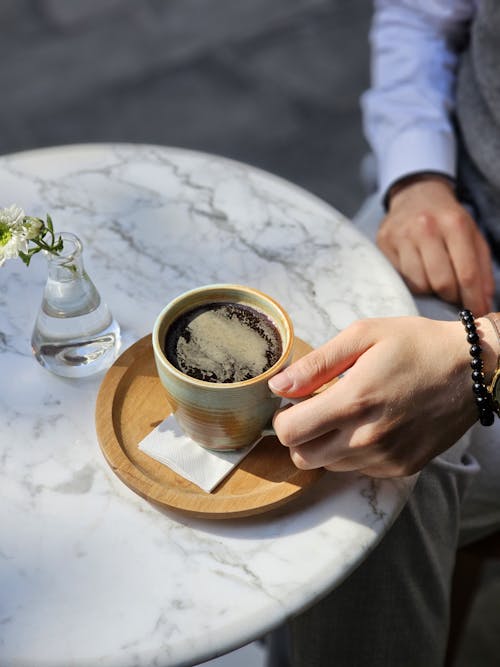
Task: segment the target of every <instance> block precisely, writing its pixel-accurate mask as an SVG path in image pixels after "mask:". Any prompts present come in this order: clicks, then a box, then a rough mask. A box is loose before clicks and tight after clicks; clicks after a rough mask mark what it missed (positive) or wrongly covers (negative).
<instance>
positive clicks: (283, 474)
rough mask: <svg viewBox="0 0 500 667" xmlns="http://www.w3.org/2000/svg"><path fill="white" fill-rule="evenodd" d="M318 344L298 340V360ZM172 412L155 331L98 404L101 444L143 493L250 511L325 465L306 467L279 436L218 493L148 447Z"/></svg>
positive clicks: (221, 515) (301, 485) (300, 486)
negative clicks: (148, 440)
mask: <svg viewBox="0 0 500 667" xmlns="http://www.w3.org/2000/svg"><path fill="white" fill-rule="evenodd" d="M310 349H311V348H310V346H309V345H307V344H306V343H304V342H303V341H302V340H300V339H299V340H297V341H296V346H295V352H294V358H295V359H297V358H299V357H300V356H303V355H304V354H305V353H307V352H308V351H309V350H310ZM170 412H171V408H170V405H169V404H168V401H167V398H166V393H165V391H164V389H163V386H162V385H161V383H160V380H159V378H158V374H157V372H156V366H155V361H154V357H153V348H152V345H151V336H150V335H149V336H145V337H144V338H141V339H140V340H138V341H137V342H136V343H134V345H132V346H131V347H129V348H128V349H127V350H126V351H125V352H124V353H123V354H122V355H121V356H120V357H119V358H118V359H117V360H116V361H115V363H114V364H113V366H111V368H110V369H109V370H108V372H107V373H106V375H105V377H104V380H103V381H102V384H101V386H100V389H99V394H98V397H97V405H96V429H97V437H98V439H99V444H100V446H101V449H102V451H103V453H104V456H105V457H106V460H107V462H108V463H109V465H110V466H111V469H112V470H113V471H114V472H115V473H116V475H117V476H118V477H119V478H120V479H121V480H122V481H123V482H124V483H125V484H126V485H127V486H128V487H129V488H130V489H132V490H133V491H135V492H136V493H138V494H139V495H140V496H142V497H143V498H146V499H147V500H149V501H151V502H153V503H156V504H158V505H160V506H162V507H167V508H169V509H176V510H181V511H183V512H187V513H189V514H191V515H195V516H199V517H203V518H210V519H227V518H234V517H243V516H250V515H252V514H259V513H261V512H265V511H268V510H270V509H273V508H275V507H278V506H279V505H282V504H283V503H286V502H289V501H290V500H292V499H293V498H295V497H296V496H297V495H298V494H300V493H301V492H302V491H304V490H305V489H306V488H307V487H308V486H309V485H311V484H312V483H313V482H315V481H316V480H317V479H318V478H319V477H320V476H321V475H322V474H323V470H322V469H320V470H299V469H298V468H296V467H295V466H294V465H293V463H292V461H291V459H290V455H289V452H288V449H287V448H286V447H283V446H282V445H281V444H280V443H279V442H278V440H277V438H276V437H275V436H268V437H266V438H263V439H262V440H261V442H259V444H258V445H257V446H256V447H254V449H252V450H251V451H250V453H249V454H248V455H247V456H246V457H245V458H244V459H243V460H242V461H241V462H240V463H239V465H238V466H237V467H236V468H235V469H234V470H233V471H232V472H231V473H230V474H229V476H228V477H226V479H225V480H223V481H222V482H221V483H220V484H219V486H217V487H216V489H215V490H214V491H212V492H211V493H207V492H205V491H203V490H201V489H200V488H199V487H197V486H196V485H195V484H192V483H191V482H189V481H188V480H186V479H184V478H183V477H181V476H180V475H178V474H177V473H175V472H174V471H173V470H171V469H170V468H169V467H168V466H166V465H164V464H162V463H159V462H158V461H155V460H154V459H152V458H151V457H149V456H147V454H144V453H143V452H141V451H140V450H139V448H138V444H139V442H141V440H143V438H144V437H145V436H146V435H147V434H148V433H149V432H150V431H152V430H153V429H154V428H155V427H156V426H157V425H158V424H159V423H160V422H162V421H163V420H164V419H165V418H166V417H168V415H169V414H170Z"/></svg>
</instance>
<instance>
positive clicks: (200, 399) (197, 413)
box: [153, 284, 294, 450]
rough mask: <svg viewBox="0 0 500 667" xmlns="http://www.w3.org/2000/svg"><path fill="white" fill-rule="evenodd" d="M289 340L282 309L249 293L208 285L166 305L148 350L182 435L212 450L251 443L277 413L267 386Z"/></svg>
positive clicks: (286, 358) (286, 357)
mask: <svg viewBox="0 0 500 667" xmlns="http://www.w3.org/2000/svg"><path fill="white" fill-rule="evenodd" d="M293 338H294V336H293V326H292V323H291V321H290V318H289V316H288V314H287V313H286V312H285V310H284V309H283V308H282V307H281V306H280V305H279V304H278V303H277V302H276V301H275V300H274V299H272V298H271V297H269V296H267V295H266V294H263V293H262V292H259V291H258V290H255V289H253V288H250V287H244V286H241V285H224V284H222V285H208V286H205V287H200V288H197V289H194V290H191V291H189V292H186V293H185V294H182V295H181V296H179V297H177V298H176V299H174V300H173V301H172V302H171V303H170V304H168V305H167V306H166V307H165V308H164V309H163V310H162V312H161V313H160V314H159V316H158V318H157V320H156V322H155V326H154V330H153V349H154V354H155V361H156V366H157V369H158V374H159V377H160V380H161V382H162V384H163V386H164V388H165V390H166V392H167V397H168V399H169V402H170V404H171V407H172V410H173V412H174V414H175V417H176V420H177V421H178V423H179V425H180V426H181V428H182V429H183V430H184V432H185V433H186V434H187V435H189V437H191V439H192V440H194V441H195V442H198V443H199V444H201V445H202V446H204V447H207V448H209V449H215V450H231V449H239V448H241V447H244V446H246V445H248V444H251V443H252V442H255V440H256V439H257V438H258V437H260V435H261V434H262V432H263V430H264V429H265V428H266V427H267V426H269V425H270V421H271V418H272V415H273V414H274V412H275V411H276V409H277V408H278V407H279V404H280V399H279V398H277V397H276V396H274V395H273V394H272V393H271V391H270V390H269V388H268V386H267V382H268V380H269V378H270V377H271V376H272V375H274V374H275V373H278V372H279V371H280V370H282V369H283V368H284V367H285V366H286V365H287V364H288V363H289V362H290V359H291V354H292V349H293Z"/></svg>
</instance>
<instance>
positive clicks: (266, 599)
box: [0, 144, 416, 667]
mask: <svg viewBox="0 0 500 667" xmlns="http://www.w3.org/2000/svg"><path fill="white" fill-rule="evenodd" d="M0 193H1V197H0V203H1V205H2V206H8V205H10V204H11V203H16V204H18V205H19V206H21V207H23V208H24V209H25V210H26V212H27V213H29V214H31V215H38V216H44V215H45V213H46V212H49V213H51V215H52V217H53V219H54V222H55V225H56V229H57V230H59V231H63V230H64V231H72V232H75V233H77V234H78V235H79V237H80V238H81V239H82V241H83V243H84V247H85V251H84V252H85V255H84V256H85V262H86V268H87V270H88V272H89V274H90V275H91V276H92V278H93V279H94V282H95V283H96V284H97V286H98V288H99V289H100V291H101V294H102V296H103V298H104V299H105V300H106V301H107V303H108V305H109V306H110V307H111V309H112V311H113V313H114V315H115V317H116V318H117V319H118V321H119V322H120V324H121V327H122V334H123V348H122V349H125V348H126V347H128V346H129V345H130V344H132V343H133V342H134V341H136V340H137V339H139V338H140V337H142V336H144V335H146V334H147V333H149V332H150V331H151V329H152V326H153V322H154V319H155V317H156V315H157V314H158V312H159V310H160V309H161V307H162V306H163V305H164V304H165V303H166V302H167V301H168V300H170V299H171V298H172V297H174V296H175V295H177V294H178V293H180V292H182V291H184V290H187V289H190V288H192V287H195V286H198V285H202V284H207V283H218V282H237V283H243V284H248V285H252V286H254V287H257V288H259V289H262V290H263V291H265V292H268V293H270V294H271V295H272V296H274V297H275V298H277V299H278V300H279V301H281V303H282V304H283V305H284V306H285V307H286V308H287V309H288V311H289V313H290V314H291V316H292V319H293V320H294V323H295V327H296V332H297V335H298V336H299V337H301V338H302V339H304V340H306V341H307V342H309V343H310V344H311V345H313V346H316V345H319V344H321V343H322V342H324V341H326V340H327V339H328V338H330V337H332V336H334V335H335V334H336V333H337V332H338V331H339V330H340V329H342V328H343V327H345V326H346V325H347V324H349V323H350V322H352V321H353V320H355V319H357V318H360V317H364V316H380V315H402V314H413V313H415V312H416V311H415V307H414V305H413V301H412V298H411V296H410V295H409V293H408V292H407V290H406V288H405V287H404V285H403V284H402V282H401V281H400V279H399V278H398V276H397V275H396V274H395V272H394V271H393V270H392V268H391V267H390V266H389V265H388V263H386V261H385V259H384V258H383V257H382V256H381V255H380V254H379V252H378V251H377V250H376V248H374V247H373V246H372V245H371V244H370V243H369V242H368V241H367V240H365V238H364V237H362V236H361V235H360V234H359V233H358V232H357V231H356V229H354V227H353V226H352V225H351V223H350V222H349V221H347V220H346V219H345V218H344V217H343V216H342V215H340V214H339V213H338V212H337V211H335V210H334V209H333V208H332V207H330V206H328V205H327V204H325V203H324V202H322V201H320V200H318V199H317V198H316V197H314V196H312V195H310V194H308V193H307V192H305V191H304V190H302V189H300V188H298V187H296V186H294V185H292V184H290V183H288V182H285V181H283V180H281V179H279V178H277V177H275V176H272V175H270V174H268V173H265V172H263V171H260V170H257V169H255V168H252V167H249V166H247V165H244V164H239V163H236V162H233V161H229V160H226V159H222V158H219V157H215V156H211V155H206V154H202V153H196V152H190V151H184V150H178V149H172V148H164V147H158V146H144V145H127V144H123V145H122V144H118V145H107V144H103V145H82V146H79V145H77V146H66V147H60V148H51V149H45V150H36V151H31V152H26V153H19V154H14V155H9V156H4V157H2V158H0ZM45 270H46V267H45V263H44V262H43V260H42V259H41V258H35V259H34V260H33V262H32V265H31V266H30V268H29V269H27V268H26V267H25V266H24V265H23V264H22V263H21V262H20V261H19V260H13V261H9V262H7V263H6V264H5V265H4V266H3V267H2V268H1V269H0V279H1V285H2V289H1V296H0V353H1V354H0V359H1V373H0V406H1V414H2V420H1V424H0V489H1V492H0V493H1V503H0V591H1V594H0V664H2V665H9V667H13V666H15V665H30V667H36V666H37V665H43V666H44V667H70V666H81V667H91V666H92V665H99V666H100V667H115V666H118V665H119V666H120V667H132V666H134V667H149V666H152V665H162V667H166V666H168V665H171V666H174V665H175V666H180V665H193V664H196V663H198V662H201V661H202V660H207V659H209V658H213V657H215V656H217V655H220V654H222V653H224V652H227V651H230V650H232V649H234V648H236V647H238V646H241V645H243V644H245V643H247V642H249V641H251V640H253V639H255V638H257V637H259V636H261V635H263V634H264V633H266V632H267V631H268V630H270V629H271V628H273V627H276V626H277V625H279V624H280V623H281V622H283V621H284V620H285V619H286V618H287V617H288V616H290V615H292V614H294V613H296V612H298V611H299V610H301V609H303V608H304V607H306V606H307V605H309V604H310V603H312V602H313V601H314V600H315V599H317V598H318V597H320V596H322V595H323V594H325V593H326V592H327V591H329V590H330V589H332V588H333V587H335V586H336V585H338V584H339V583H340V582H341V581H342V580H343V579H344V578H345V577H347V576H348V575H349V573H350V572H351V571H352V570H353V569H354V568H355V567H357V566H358V565H359V564H360V563H361V562H362V561H363V559H364V558H365V557H366V555H367V554H368V553H369V552H370V550H371V549H372V548H373V547H374V546H375V545H376V544H377V543H378V541H379V540H380V539H381V538H382V537H383V535H384V533H385V532H386V531H387V529H388V527H389V526H390V524H391V523H392V521H393V520H394V519H395V517H396V516H397V515H398V513H399V512H400V510H401V508H402V506H403V505H404V503H405V500H406V498H407V497H408V494H409V493H410V491H411V488H412V484H413V482H414V480H413V478H412V479H399V480H392V481H387V480H384V481H375V480H372V479H368V478H365V477H362V476H359V475H355V474H333V473H327V474H326V475H324V476H323V477H322V478H321V480H320V481H319V482H318V483H317V484H316V485H315V486H314V488H313V489H311V490H309V491H308V493H306V494H303V495H302V496H301V497H300V498H299V499H298V500H294V501H292V502H291V503H289V504H287V505H285V506H283V507H281V508H280V509H279V510H275V511H274V512H269V513H265V514H262V515H259V516H256V517H253V518H245V519H240V520H234V519H233V520H227V521H224V520H222V521H210V520H202V519H193V518H190V517H189V516H186V515H182V514H178V513H175V512H173V511H172V512H171V511H161V510H159V509H157V508H156V507H155V506H153V505H151V504H149V503H148V502H147V501H145V500H143V499H142V498H140V497H139V496H137V495H136V494H135V493H134V492H132V491H131V490H130V489H129V488H128V487H127V486H125V485H124V484H123V483H122V482H121V481H120V480H119V479H118V478H117V477H116V476H115V475H114V473H113V472H112V470H111V469H110V467H109V466H108V465H107V463H106V461H105V459H104V457H103V455H102V453H101V451H100V448H99V446H98V443H97V438H96V432H95V422H94V409H95V400H96V396H97V392H98V388H99V386H100V383H101V381H102V378H103V376H102V375H98V376H94V377H91V378H87V379H85V380H69V379H63V378H60V377H56V376H53V375H51V374H50V373H48V372H47V371H46V370H44V369H43V368H41V367H40V366H39V365H38V363H37V362H36V361H35V360H34V358H33V357H32V355H31V350H30V335H31V329H32V326H33V322H34V317H35V315H36V312H37V309H38V306H39V303H40V299H41V291H42V288H43V284H44V282H45ZM306 564H307V565H306Z"/></svg>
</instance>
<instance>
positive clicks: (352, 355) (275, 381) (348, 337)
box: [268, 323, 372, 397]
mask: <svg viewBox="0 0 500 667" xmlns="http://www.w3.org/2000/svg"><path fill="white" fill-rule="evenodd" d="M359 328H360V326H359V324H358V323H356V324H355V325H351V326H350V327H348V328H347V329H345V330H344V331H342V332H341V333H339V334H338V336H336V337H335V338H332V339H331V340H330V341H328V343H325V345H322V346H321V347H319V348H318V349H317V350H313V351H312V352H309V354H306V356H305V357H302V358H301V359H298V360H297V361H295V362H294V363H293V364H291V365H290V366H288V368H285V369H284V370H282V371H281V372H280V373H278V374H277V375H275V376H274V377H272V378H271V379H270V380H269V382H268V385H269V388H270V389H271V391H272V392H273V393H275V394H279V395H280V396H290V397H294V396H305V395H307V394H311V393H312V392H313V391H315V390H316V389H319V388H320V387H321V386H323V385H324V384H326V383H327V382H329V381H330V380H332V379H333V378H335V377H337V375H340V374H341V373H343V372H344V371H346V370H347V369H348V368H350V367H351V366H352V365H353V364H354V362H355V361H356V360H357V359H358V357H360V356H361V355H362V354H363V352H365V351H366V350H367V349H368V347H371V345H372V340H371V338H370V339H369V342H368V339H367V336H366V335H359V334H358V333H357V332H356V329H359Z"/></svg>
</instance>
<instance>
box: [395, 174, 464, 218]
mask: <svg viewBox="0 0 500 667" xmlns="http://www.w3.org/2000/svg"><path fill="white" fill-rule="evenodd" d="M425 183H432V184H439V185H445V186H446V187H447V188H448V189H449V190H450V191H452V192H453V191H454V188H455V182H454V180H453V178H451V177H450V176H447V175H446V174H442V173H439V172H433V171H420V172H418V173H415V174H408V175H407V176H403V177H402V178H400V179H398V180H397V181H396V182H395V183H393V184H392V185H391V186H390V188H389V189H388V190H387V192H386V194H385V197H384V199H383V204H384V208H385V210H386V211H389V209H390V208H391V205H392V204H393V203H394V200H395V199H397V198H398V195H400V194H401V193H404V192H405V191H408V190H409V189H410V188H413V187H414V186H419V185H421V184H425Z"/></svg>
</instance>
